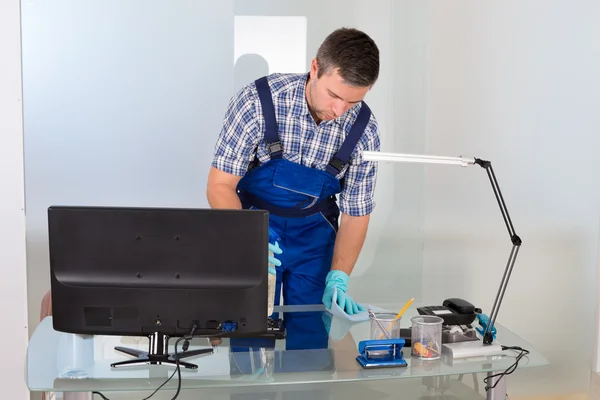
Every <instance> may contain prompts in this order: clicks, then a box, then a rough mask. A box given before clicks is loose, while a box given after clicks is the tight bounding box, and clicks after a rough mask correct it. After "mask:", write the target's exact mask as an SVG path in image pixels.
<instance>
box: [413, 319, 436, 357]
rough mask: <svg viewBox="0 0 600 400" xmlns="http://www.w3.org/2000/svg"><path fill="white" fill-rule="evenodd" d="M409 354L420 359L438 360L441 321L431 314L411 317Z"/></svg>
mask: <svg viewBox="0 0 600 400" xmlns="http://www.w3.org/2000/svg"><path fill="white" fill-rule="evenodd" d="M410 321H411V322H412V332H411V342H412V345H411V348H412V349H411V356H412V357H414V358H419V359H421V360H438V359H439V358H440V357H441V354H442V323H443V322H444V320H443V319H442V318H440V317H436V316H433V315H420V316H418V317H413V318H412V319H411V320H410Z"/></svg>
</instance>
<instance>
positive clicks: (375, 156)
mask: <svg viewBox="0 0 600 400" xmlns="http://www.w3.org/2000/svg"><path fill="white" fill-rule="evenodd" d="M363 159H364V160H365V161H390V162H415V163H428V164H449V165H459V166H462V167H466V166H468V165H473V164H477V165H479V166H480V167H482V168H483V169H485V171H486V172H487V175H488V178H489V179H490V183H491V184H492V189H493V190H494V195H495V196H496V201H497V202H498V206H500V212H501V213H502V217H503V218H504V223H505V225H506V229H507V230H508V234H509V236H510V241H511V243H512V249H511V251H510V255H509V257H508V261H507V263H506V268H505V269H504V275H503V276H502V280H501V281H500V287H499V288H498V293H497V294H496V299H495V300H494V305H493V306H492V311H491V312H490V315H489V323H488V324H487V326H486V328H485V331H484V333H483V343H484V344H491V343H492V342H493V334H492V332H493V328H494V325H495V324H496V318H497V317H498V312H499V310H500V306H501V305H502V300H503V299H504V293H505V292H506V287H507V286H508V281H509V280H510V276H511V274H512V271H513V267H514V265H515V261H516V259H517V255H518V254H519V248H520V247H521V243H522V242H521V238H520V237H519V236H518V235H517V234H516V232H515V228H514V227H513V224H512V220H511V218H510V215H509V214H508V210H507V208H506V203H505V202H504V198H503V197H502V192H501V191H500V187H499V186H498V181H497V180H496V175H495V174H494V169H493V168H492V163H491V162H490V161H486V160H482V159H479V158H470V157H439V156H427V155H415V154H398V153H382V152H378V151H365V152H363Z"/></svg>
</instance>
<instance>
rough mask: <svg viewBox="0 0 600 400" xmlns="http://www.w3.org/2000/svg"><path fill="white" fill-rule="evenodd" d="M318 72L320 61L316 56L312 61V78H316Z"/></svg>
mask: <svg viewBox="0 0 600 400" xmlns="http://www.w3.org/2000/svg"><path fill="white" fill-rule="evenodd" d="M318 73H319V62H318V61H317V59H316V58H313V60H312V62H311V63H310V79H311V80H316V79H317V75H318Z"/></svg>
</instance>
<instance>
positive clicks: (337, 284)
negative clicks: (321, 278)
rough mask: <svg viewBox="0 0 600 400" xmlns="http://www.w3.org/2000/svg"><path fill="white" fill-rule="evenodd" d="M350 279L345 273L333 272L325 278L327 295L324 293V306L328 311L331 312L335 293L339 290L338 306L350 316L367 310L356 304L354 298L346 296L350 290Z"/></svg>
mask: <svg viewBox="0 0 600 400" xmlns="http://www.w3.org/2000/svg"><path fill="white" fill-rule="evenodd" d="M349 280H350V277H349V276H348V275H346V273H345V272H342V271H338V270H332V271H329V273H328V274H327V278H325V293H323V304H325V307H326V308H327V309H328V310H331V306H332V304H331V303H332V301H333V292H334V289H336V288H337V301H336V303H337V305H338V306H340V308H341V309H342V310H343V311H344V312H345V313H346V314H348V315H353V314H358V313H359V312H361V311H365V308H364V307H363V306H361V305H360V304H358V303H356V302H354V300H352V297H350V296H349V295H348V294H346V291H347V290H348V281H349Z"/></svg>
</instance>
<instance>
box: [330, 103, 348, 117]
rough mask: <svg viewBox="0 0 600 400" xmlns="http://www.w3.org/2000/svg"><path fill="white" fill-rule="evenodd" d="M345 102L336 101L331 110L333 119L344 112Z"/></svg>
mask: <svg viewBox="0 0 600 400" xmlns="http://www.w3.org/2000/svg"><path fill="white" fill-rule="evenodd" d="M346 109H347V108H346V102H344V101H337V102H336V103H335V104H334V105H333V108H332V111H333V116H334V117H336V118H337V117H339V116H340V115H342V114H343V113H345V112H346Z"/></svg>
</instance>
